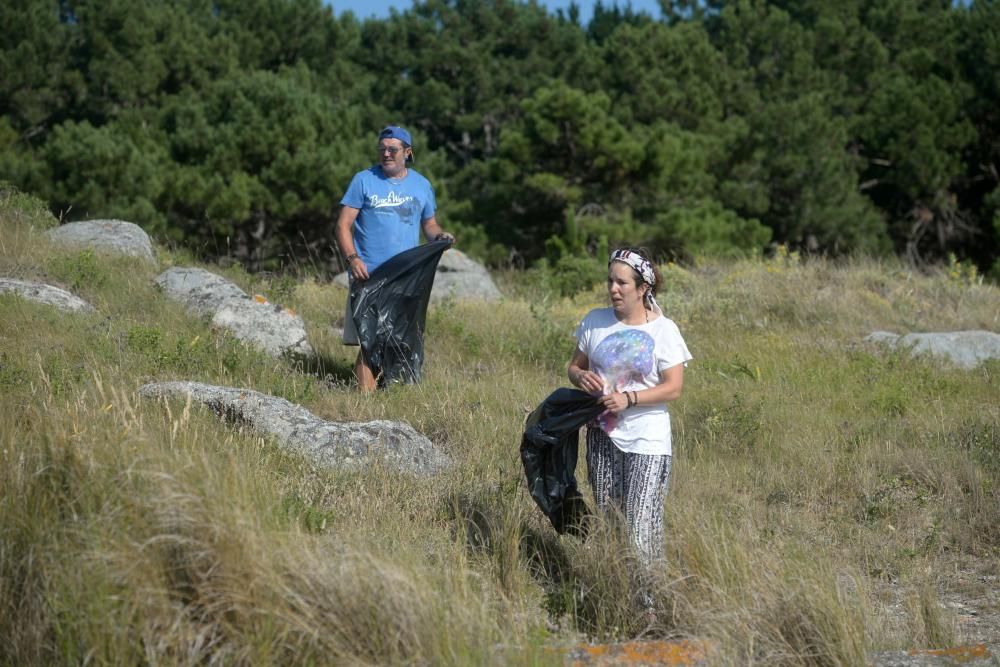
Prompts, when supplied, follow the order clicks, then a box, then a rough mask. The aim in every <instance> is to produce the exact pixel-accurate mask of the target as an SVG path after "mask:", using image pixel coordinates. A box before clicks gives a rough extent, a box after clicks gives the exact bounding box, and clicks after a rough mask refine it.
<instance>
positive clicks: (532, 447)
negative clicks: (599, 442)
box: [521, 388, 604, 536]
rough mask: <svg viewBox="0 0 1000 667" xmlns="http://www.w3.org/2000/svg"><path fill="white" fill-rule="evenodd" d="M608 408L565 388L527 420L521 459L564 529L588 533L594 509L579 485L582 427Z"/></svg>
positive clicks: (535, 491) (545, 507) (539, 498)
mask: <svg viewBox="0 0 1000 667" xmlns="http://www.w3.org/2000/svg"><path fill="white" fill-rule="evenodd" d="M602 412H604V406H602V405H601V404H600V403H598V402H597V397H595V396H592V395H590V394H588V393H586V392H582V391H579V390H578V389H567V388H561V389H556V390H555V391H554V392H552V393H551V394H549V396H548V398H546V399H545V400H544V401H542V403H541V405H539V406H538V407H537V408H535V411H534V412H532V413H531V414H530V415H528V418H527V419H526V420H525V424H524V434H523V435H522V437H521V464H522V465H523V466H524V474H525V477H527V480H528V491H529V492H530V493H531V497H532V498H533V499H534V500H535V503H536V504H537V505H538V507H539V508H540V509H541V510H542V512H543V513H544V514H545V516H547V517H548V518H549V521H551V522H552V527H553V528H555V529H556V532H558V533H560V534H562V533H571V534H573V535H581V536H582V535H585V534H586V532H587V521H588V519H589V517H590V516H591V511H590V508H589V507H587V503H586V502H585V501H584V500H583V496H582V495H581V494H580V490H579V488H578V487H577V485H576V459H577V452H578V450H579V446H580V437H579V435H580V427H581V426H583V425H584V424H586V423H587V422H589V421H591V420H593V419H594V418H595V417H597V415H599V414H601V413H602Z"/></svg>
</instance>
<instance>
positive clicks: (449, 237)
mask: <svg viewBox="0 0 1000 667" xmlns="http://www.w3.org/2000/svg"><path fill="white" fill-rule="evenodd" d="M434 240H435V241H447V242H448V243H450V244H452V245H455V235H454V234H449V233H448V232H441V233H440V234H438V235H437V236H435V237H434Z"/></svg>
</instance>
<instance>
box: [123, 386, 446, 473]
mask: <svg viewBox="0 0 1000 667" xmlns="http://www.w3.org/2000/svg"><path fill="white" fill-rule="evenodd" d="M139 394H140V396H143V397H145V398H178V399H182V400H183V399H186V398H187V397H188V396H190V397H191V400H193V401H197V402H199V403H203V404H204V405H206V406H208V407H209V408H211V409H212V410H213V411H214V412H215V413H216V414H218V415H220V416H222V417H223V418H224V419H226V421H227V422H229V423H232V424H235V425H242V426H247V427H249V428H250V429H252V430H253V431H254V432H256V433H259V434H262V435H269V436H272V437H274V438H275V439H276V440H277V441H278V442H279V443H280V444H281V445H282V446H285V447H288V448H291V449H293V450H295V451H298V452H300V453H302V454H304V455H305V456H307V457H309V458H310V459H312V460H313V461H315V462H316V463H317V464H319V465H323V466H329V467H336V468H345V469H356V468H358V467H360V466H361V465H363V464H365V463H368V462H371V461H373V460H379V461H382V462H384V463H385V464H387V465H389V466H391V467H394V468H397V469H399V470H403V471H406V472H411V473H415V474H430V473H434V472H437V471H439V470H442V469H444V468H445V467H446V466H448V465H449V463H450V461H449V459H448V457H447V456H446V455H445V454H444V453H443V452H441V451H439V450H438V449H437V448H436V447H435V446H434V444H433V443H432V442H431V441H430V440H428V439H427V438H426V437H425V436H423V435H421V434H420V433H417V431H415V430H414V429H413V427H412V426H410V425H409V424H405V423H403V422H394V421H385V420H377V421H370V422H330V421H325V420H323V419H320V418H319V417H317V416H315V415H314V414H312V413H311V412H309V411H308V410H306V409H305V408H303V407H302V406H299V405H295V404H294V403H291V402H289V401H287V400H285V399H283V398H278V397H275V396H269V395H267V394H262V393H260V392H256V391H251V390H247V389H237V388H233V387H217V386H212V385H207V384H201V383H197V382H161V383H153V384H147V385H144V386H143V387H141V388H140V389H139Z"/></svg>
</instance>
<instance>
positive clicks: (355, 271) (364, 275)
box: [348, 257, 368, 281]
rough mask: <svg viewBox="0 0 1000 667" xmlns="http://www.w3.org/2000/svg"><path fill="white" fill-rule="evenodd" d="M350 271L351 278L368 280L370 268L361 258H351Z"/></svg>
mask: <svg viewBox="0 0 1000 667" xmlns="http://www.w3.org/2000/svg"><path fill="white" fill-rule="evenodd" d="M348 270H349V271H350V272H351V277H352V278H354V279H355V280H361V281H364V280H368V267H367V266H366V265H365V262H364V260H363V259H361V258H360V257H352V258H351V265H350V266H349V267H348Z"/></svg>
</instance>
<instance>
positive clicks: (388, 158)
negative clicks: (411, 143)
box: [378, 139, 410, 178]
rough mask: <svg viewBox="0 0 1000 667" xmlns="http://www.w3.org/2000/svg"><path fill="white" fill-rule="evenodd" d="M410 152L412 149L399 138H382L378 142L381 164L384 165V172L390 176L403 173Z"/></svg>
mask: <svg viewBox="0 0 1000 667" xmlns="http://www.w3.org/2000/svg"><path fill="white" fill-rule="evenodd" d="M409 154H410V149H409V148H407V147H406V146H405V145H403V142H402V141H400V140H399V139H381V140H380V141H379V142H378V157H379V164H381V165H382V173H383V174H385V175H386V176H388V177H390V178H393V177H395V176H399V175H400V174H401V173H403V170H404V169H406V156H407V155H409Z"/></svg>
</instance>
